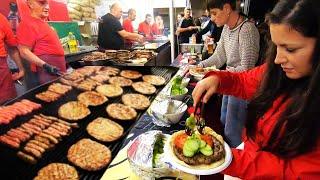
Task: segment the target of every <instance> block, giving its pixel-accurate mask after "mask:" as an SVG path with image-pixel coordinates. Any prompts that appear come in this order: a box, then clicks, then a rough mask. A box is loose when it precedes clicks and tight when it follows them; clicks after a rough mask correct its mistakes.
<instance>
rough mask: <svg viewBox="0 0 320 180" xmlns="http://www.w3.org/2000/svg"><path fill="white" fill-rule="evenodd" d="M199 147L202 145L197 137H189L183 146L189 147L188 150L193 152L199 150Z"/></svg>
mask: <svg viewBox="0 0 320 180" xmlns="http://www.w3.org/2000/svg"><path fill="white" fill-rule="evenodd" d="M199 147H200V146H199V143H198V141H197V140H196V139H187V140H186V143H185V144H184V146H183V148H187V149H188V150H191V151H192V152H197V151H198V149H199Z"/></svg>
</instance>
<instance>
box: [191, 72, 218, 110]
mask: <svg viewBox="0 0 320 180" xmlns="http://www.w3.org/2000/svg"><path fill="white" fill-rule="evenodd" d="M219 84H220V81H219V78H218V76H209V77H207V78H205V79H202V80H201V81H199V82H198V83H197V86H196V87H195V88H194V90H193V92H192V98H193V106H196V105H197V104H198V103H199V102H200V101H201V99H200V98H201V96H202V95H203V94H204V97H203V100H202V101H203V102H204V103H207V102H208V100H209V99H210V97H211V96H212V95H213V94H214V93H216V92H217V89H218V87H219Z"/></svg>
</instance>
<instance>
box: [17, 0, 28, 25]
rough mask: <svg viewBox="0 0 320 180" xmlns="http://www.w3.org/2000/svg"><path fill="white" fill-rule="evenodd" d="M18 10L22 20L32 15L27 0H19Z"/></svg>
mask: <svg viewBox="0 0 320 180" xmlns="http://www.w3.org/2000/svg"><path fill="white" fill-rule="evenodd" d="M17 5H18V12H19V16H20V18H21V20H22V21H23V20H24V19H27V18H29V17H30V13H31V12H30V9H29V7H28V5H27V3H26V0H17Z"/></svg>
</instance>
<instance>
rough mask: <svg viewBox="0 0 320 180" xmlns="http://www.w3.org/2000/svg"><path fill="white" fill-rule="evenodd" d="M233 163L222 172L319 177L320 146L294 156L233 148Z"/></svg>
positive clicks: (242, 175)
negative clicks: (281, 156)
mask: <svg viewBox="0 0 320 180" xmlns="http://www.w3.org/2000/svg"><path fill="white" fill-rule="evenodd" d="M232 154H233V157H232V163H231V164H230V166H229V167H228V168H227V169H225V170H224V171H223V172H222V173H223V174H228V175H231V176H234V177H239V178H244V179H319V177H320V161H319V159H320V148H319V142H318V147H315V148H314V150H313V151H311V152H308V153H304V154H302V155H300V156H297V157H294V158H288V159H284V158H280V157H279V156H276V155H275V154H272V153H270V152H266V151H246V150H238V149H232Z"/></svg>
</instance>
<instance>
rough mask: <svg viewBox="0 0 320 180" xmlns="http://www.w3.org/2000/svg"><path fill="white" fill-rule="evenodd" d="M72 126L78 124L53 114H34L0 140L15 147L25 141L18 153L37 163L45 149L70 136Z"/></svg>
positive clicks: (26, 159) (32, 162) (19, 155)
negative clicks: (52, 115)
mask: <svg viewBox="0 0 320 180" xmlns="http://www.w3.org/2000/svg"><path fill="white" fill-rule="evenodd" d="M72 127H74V128H77V127H78V125H77V124H76V123H68V122H65V121H63V120H60V119H58V118H55V117H51V116H44V115H42V114H40V115H34V117H33V118H32V119H30V120H29V121H28V122H25V123H23V124H22V125H20V126H19V127H17V128H14V129H11V130H9V131H8V132H7V133H6V134H4V135H1V136H0V142H1V143H3V144H5V145H7V146H9V147H11V148H15V149H19V148H20V147H21V144H22V143H25V145H24V147H23V148H21V149H22V150H21V151H19V152H18V153H17V155H18V157H19V158H21V159H22V160H24V161H26V162H29V163H31V164H35V163H36V162H37V159H40V158H41V157H42V154H43V153H44V152H45V151H47V150H49V149H52V148H53V147H54V146H55V145H56V144H58V143H59V141H61V140H62V138H63V137H65V136H68V135H69V134H70V133H71V131H72Z"/></svg>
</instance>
